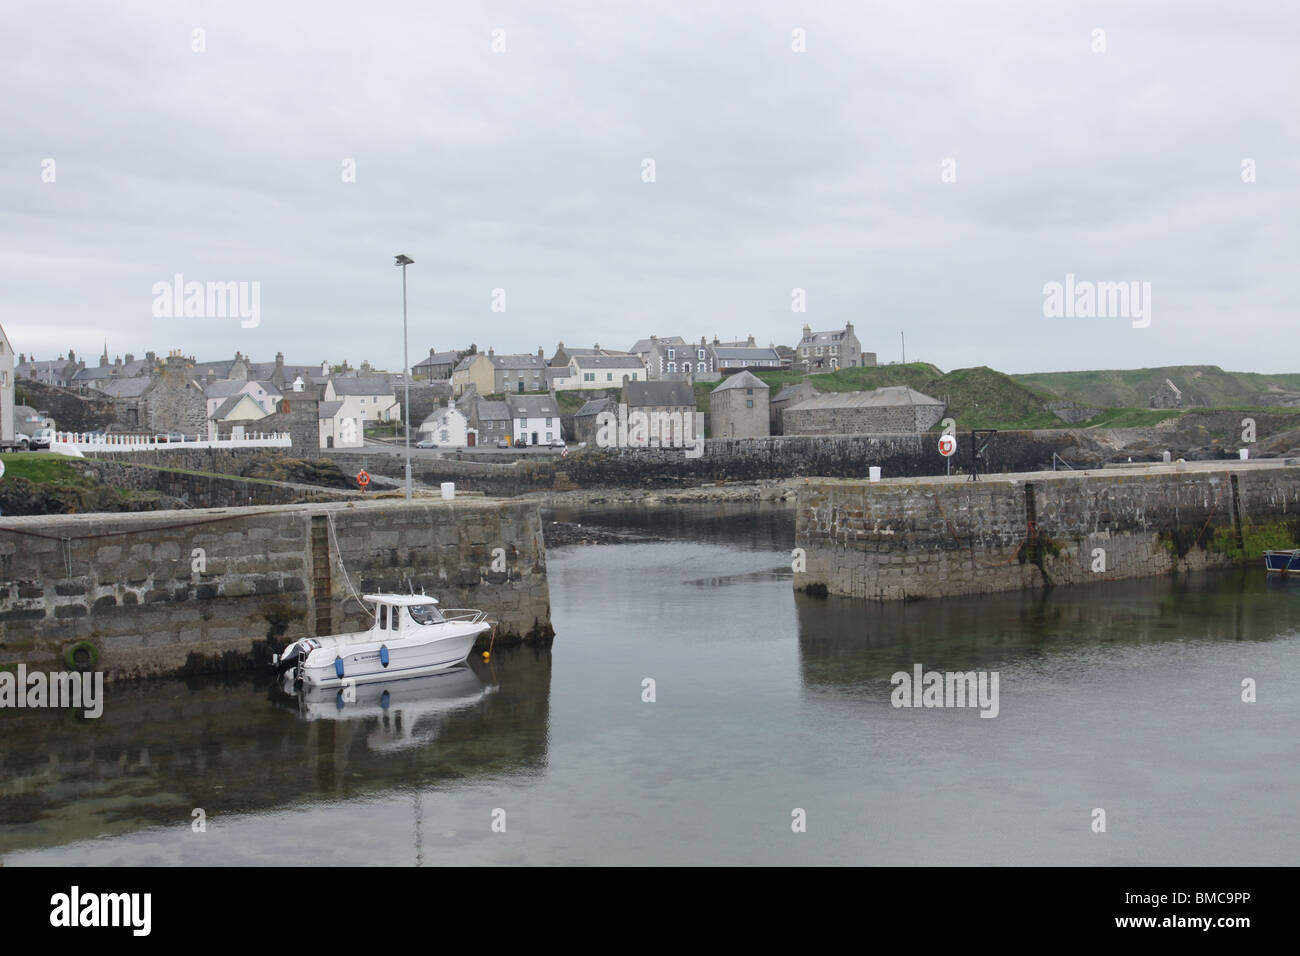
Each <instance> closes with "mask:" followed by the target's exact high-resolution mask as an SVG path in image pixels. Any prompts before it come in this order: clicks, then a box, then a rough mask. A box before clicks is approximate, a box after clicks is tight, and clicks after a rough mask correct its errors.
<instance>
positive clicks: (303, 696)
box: [280, 665, 496, 753]
mask: <svg viewBox="0 0 1300 956" xmlns="http://www.w3.org/2000/svg"><path fill="white" fill-rule="evenodd" d="M293 684H294V682H293V677H292V676H291V675H290V674H285V675H284V676H283V678H282V683H281V686H280V690H281V692H282V695H283V696H281V701H282V702H285V703H286V704H287V705H288V706H291V707H292V706H295V705H296V707H297V712H298V716H299V717H301V718H302V719H303V720H307V721H313V720H368V721H373V722H374V723H375V727H374V729H373V730H372V731H371V732H370V733H369V734H368V735H367V737H366V744H367V746H368V748H369V749H370V750H372V751H375V752H379V753H385V752H393V751H397V750H406V749H408V748H411V747H419V746H423V745H425V744H428V743H431V742H432V741H433V740H435V739H436V738H437V736H438V733H439V731H440V730H441V728H442V726H443V724H444V722H445V720H446V718H447V717H449V716H450V715H452V714H454V713H456V712H458V711H463V710H468V709H471V708H473V707H474V706H475V705H477V704H478V703H479V702H480V701H482V700H483V699H484V698H485V697H486V696H487V695H488V694H490V693H491V692H492V691H494V690H495V689H496V688H495V687H492V686H488V685H485V684H484V683H483V682H482V681H481V680H480V679H479V676H478V675H477V674H475V673H474V671H472V670H471V669H470V668H469V667H467V666H464V665H461V666H458V667H454V668H450V669H448V670H445V671H440V672H438V673H436V674H429V675H426V676H424V677H409V678H405V679H402V680H392V681H386V682H382V683H380V682H375V683H365V684H356V685H354V686H347V687H338V688H330V687H319V686H315V687H308V688H304V689H303V690H300V691H297V692H295V691H294V689H293Z"/></svg>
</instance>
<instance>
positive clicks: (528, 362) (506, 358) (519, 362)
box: [488, 353, 546, 371]
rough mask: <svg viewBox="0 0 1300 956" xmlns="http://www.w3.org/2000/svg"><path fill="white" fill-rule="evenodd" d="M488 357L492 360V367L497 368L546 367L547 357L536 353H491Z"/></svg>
mask: <svg viewBox="0 0 1300 956" xmlns="http://www.w3.org/2000/svg"><path fill="white" fill-rule="evenodd" d="M488 359H489V360H490V361H491V362H492V367H493V368H496V369H509V370H511V371H513V370H515V369H533V368H535V369H538V370H540V369H544V368H546V359H544V358H541V357H539V356H538V355H536V354H535V353H529V354H520V355H489V356H488Z"/></svg>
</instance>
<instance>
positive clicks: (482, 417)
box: [456, 391, 511, 446]
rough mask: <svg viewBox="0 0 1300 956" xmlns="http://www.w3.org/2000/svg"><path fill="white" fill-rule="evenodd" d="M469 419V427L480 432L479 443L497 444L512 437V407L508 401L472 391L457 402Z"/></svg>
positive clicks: (457, 405)
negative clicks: (507, 405) (486, 396)
mask: <svg viewBox="0 0 1300 956" xmlns="http://www.w3.org/2000/svg"><path fill="white" fill-rule="evenodd" d="M456 407H457V408H459V409H460V410H461V412H462V413H463V414H464V415H465V417H466V418H467V419H469V427H470V428H472V429H473V430H474V431H475V432H477V434H478V444H480V445H488V446H492V445H495V444H496V443H497V442H498V441H500V440H501V439H503V438H504V439H509V438H511V427H510V426H511V419H510V409H509V408H508V407H506V403H505V402H503V401H499V400H494V399H487V398H483V397H482V396H480V395H479V394H478V393H477V392H475V391H471V392H469V393H467V394H466V395H464V396H462V397H461V399H460V401H459V402H457V403H456Z"/></svg>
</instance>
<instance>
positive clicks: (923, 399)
mask: <svg viewBox="0 0 1300 956" xmlns="http://www.w3.org/2000/svg"><path fill="white" fill-rule="evenodd" d="M942 404H943V402H941V401H939V399H937V398H931V397H930V396H929V395H924V394H922V393H921V392H918V391H915V390H913V389H910V388H908V387H907V386H906V385H890V386H888V387H886V388H877V389H875V390H874V391H870V392H827V393H826V394H824V395H814V396H813V397H812V398H808V399H805V400H804V401H802V402H799V403H798V404H797V405H791V406H790V407H791V408H798V409H800V410H807V409H812V408H867V407H881V406H898V405H942Z"/></svg>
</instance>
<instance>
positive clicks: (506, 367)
mask: <svg viewBox="0 0 1300 956" xmlns="http://www.w3.org/2000/svg"><path fill="white" fill-rule="evenodd" d="M488 360H489V361H490V362H491V363H492V392H493V393H494V394H497V395H504V394H513V395H522V394H524V393H525V392H545V391H546V390H547V387H546V369H547V368H548V367H549V366H548V365H547V364H546V357H545V356H544V355H543V353H542V350H541V349H540V348H539V349H538V350H537V354H536V355H533V354H531V353H519V354H513V355H497V354H496V353H494V352H493V351H492V350H491V349H489V350H488Z"/></svg>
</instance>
